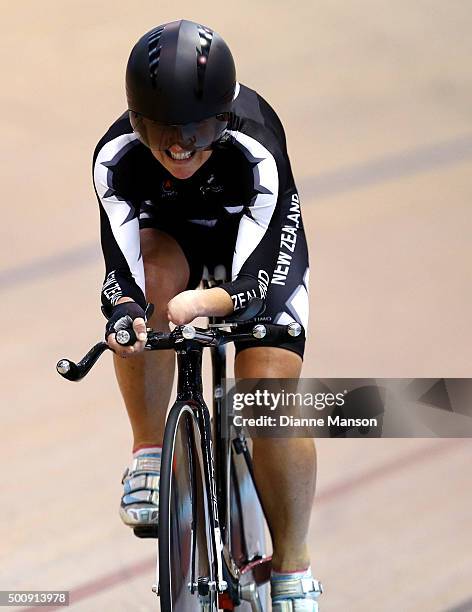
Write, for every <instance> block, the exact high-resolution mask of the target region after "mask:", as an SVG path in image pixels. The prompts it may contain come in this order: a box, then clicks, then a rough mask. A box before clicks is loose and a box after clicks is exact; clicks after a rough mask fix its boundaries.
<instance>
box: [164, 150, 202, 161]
mask: <svg viewBox="0 0 472 612" xmlns="http://www.w3.org/2000/svg"><path fill="white" fill-rule="evenodd" d="M165 153H166V155H167V157H169V158H170V159H171V160H172V161H173V162H177V163H185V162H187V161H189V160H190V159H192V157H193V156H194V155H195V153H196V151H179V152H178V153H175V152H174V151H170V150H169V149H166V151H165Z"/></svg>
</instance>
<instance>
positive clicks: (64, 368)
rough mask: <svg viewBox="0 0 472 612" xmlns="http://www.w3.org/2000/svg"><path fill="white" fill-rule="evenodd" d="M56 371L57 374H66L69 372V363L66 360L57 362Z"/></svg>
mask: <svg viewBox="0 0 472 612" xmlns="http://www.w3.org/2000/svg"><path fill="white" fill-rule="evenodd" d="M56 370H57V371H58V372H59V374H62V375H64V374H68V373H69V372H70V361H69V360H68V359H61V360H60V361H58V362H57V365H56Z"/></svg>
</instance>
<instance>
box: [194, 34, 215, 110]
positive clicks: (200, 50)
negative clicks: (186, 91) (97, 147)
mask: <svg viewBox="0 0 472 612" xmlns="http://www.w3.org/2000/svg"><path fill="white" fill-rule="evenodd" d="M198 36H199V39H200V46H199V47H197V49H196V50H197V81H198V85H197V92H196V93H197V97H198V98H201V97H202V96H203V82H204V80H205V70H206V66H207V61H208V55H209V54H210V47H211V43H212V40H213V32H212V30H210V28H206V27H205V26H202V25H199V26H198Z"/></svg>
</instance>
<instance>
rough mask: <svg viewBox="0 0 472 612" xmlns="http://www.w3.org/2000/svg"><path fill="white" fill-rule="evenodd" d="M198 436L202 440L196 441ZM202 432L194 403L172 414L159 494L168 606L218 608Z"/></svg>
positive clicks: (211, 611)
mask: <svg viewBox="0 0 472 612" xmlns="http://www.w3.org/2000/svg"><path fill="white" fill-rule="evenodd" d="M196 440H198V444H196V442H195V441H196ZM199 443H200V434H199V430H198V425H197V422H196V418H195V415H194V413H193V411H192V408H191V406H190V405H189V404H187V403H185V402H178V403H176V404H175V405H174V406H173V407H172V409H171V411H170V413H169V417H168V419H167V423H166V429H165V433H164V444H163V453H162V463H161V478H160V497H159V585H160V599H161V610H162V611H163V612H164V611H165V612H216V611H217V610H218V607H217V603H216V593H215V591H214V590H213V589H212V588H211V585H212V584H214V581H215V576H214V571H213V567H212V566H213V564H212V563H210V562H209V551H208V538H207V531H208V527H207V526H208V520H207V512H208V509H207V502H206V499H205V494H204V486H203V478H202V468H203V463H202V453H201V449H200V444H199Z"/></svg>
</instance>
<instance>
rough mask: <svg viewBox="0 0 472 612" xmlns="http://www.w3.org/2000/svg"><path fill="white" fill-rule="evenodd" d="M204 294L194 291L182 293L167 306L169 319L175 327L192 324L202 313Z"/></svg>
mask: <svg viewBox="0 0 472 612" xmlns="http://www.w3.org/2000/svg"><path fill="white" fill-rule="evenodd" d="M203 293H204V292H203V291H198V290H193V291H182V293H179V294H178V295H176V296H175V297H174V298H172V299H171V301H170V302H169V303H168V304H167V318H168V319H169V321H171V322H172V323H174V325H186V324H187V323H190V322H191V321H193V320H194V319H196V318H197V317H198V316H200V315H201V314H202V313H201V312H200V310H201V305H200V302H201V296H202V294H203Z"/></svg>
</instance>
